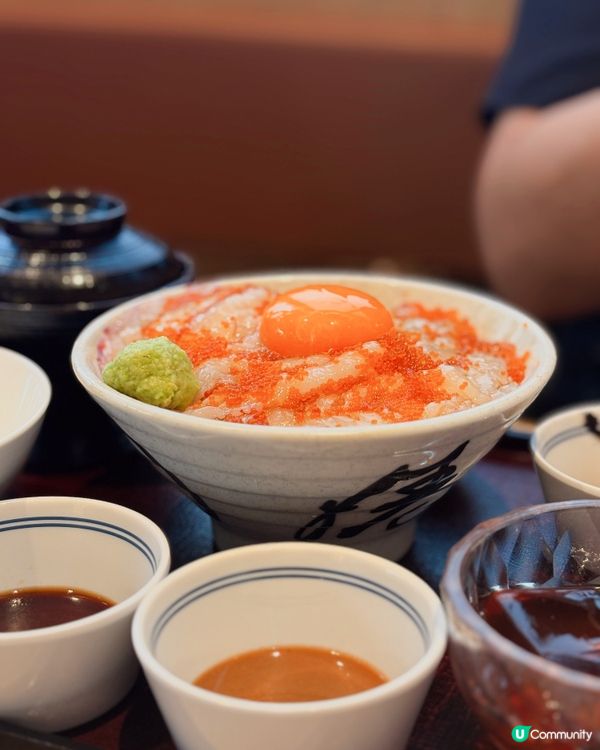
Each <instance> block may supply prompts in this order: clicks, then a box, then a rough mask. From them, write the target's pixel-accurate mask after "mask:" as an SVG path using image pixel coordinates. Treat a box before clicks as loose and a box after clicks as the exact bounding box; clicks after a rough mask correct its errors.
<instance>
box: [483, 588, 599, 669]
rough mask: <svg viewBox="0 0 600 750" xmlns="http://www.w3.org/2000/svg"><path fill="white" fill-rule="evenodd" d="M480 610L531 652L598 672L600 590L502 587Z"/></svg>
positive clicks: (498, 628)
mask: <svg viewBox="0 0 600 750" xmlns="http://www.w3.org/2000/svg"><path fill="white" fill-rule="evenodd" d="M480 614H481V615H482V617H483V618H484V619H485V620H487V622H489V623H490V625H491V626H492V627H494V628H495V629H496V630H497V631H498V632H499V633H501V634H502V635H503V636H505V638H509V639H510V640H511V641H513V642H514V643H516V644H517V645H518V646H521V647H522V648H525V649H527V650H528V651H531V652H532V653H533V654H537V655H538V656H543V657H544V658H546V659H550V660H551V661H554V662H557V663H558V664H562V665H563V666H565V667H570V668H571V669H577V670H580V671H581V672H587V673H588V674H591V675H596V676H600V589H598V588H596V587H592V586H572V587H564V588H543V587H539V588H523V589H503V590H501V591H494V592H492V593H491V594H489V595H488V596H486V597H485V598H484V599H483V600H482V602H481V607H480Z"/></svg>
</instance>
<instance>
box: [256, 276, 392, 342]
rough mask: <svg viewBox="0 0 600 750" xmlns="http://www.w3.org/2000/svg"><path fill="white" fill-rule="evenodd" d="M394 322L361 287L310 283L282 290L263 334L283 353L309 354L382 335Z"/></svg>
mask: <svg viewBox="0 0 600 750" xmlns="http://www.w3.org/2000/svg"><path fill="white" fill-rule="evenodd" d="M393 325H394V321H393V320H392V316H391V315H390V313H389V311H388V310H387V309H386V308H385V307H384V305H382V304H381V302H379V300H377V299H375V297H371V295H370V294H366V293H365V292H361V291H359V290H358V289H350V288H349V287H346V286H337V285H331V284H311V285H309V286H303V287H300V288H298V289H292V290H290V291H289V292H285V293H284V294H280V295H279V296H278V297H277V298H276V299H275V300H274V301H273V302H272V303H271V304H270V305H269V306H268V307H267V308H266V310H265V311H264V313H263V320H262V324H261V328H260V338H261V340H262V342H263V344H264V345H265V346H266V347H268V348H269V349H270V350H271V351H273V352H277V354H281V355H282V356H284V357H305V356H307V355H310V354H320V353H322V352H327V351H330V350H337V349H345V348H347V347H350V346H355V345H356V344H362V343H363V342H364V341H373V340H375V339H379V338H381V337H382V336H385V334H386V333H387V332H388V331H389V330H390V329H391V328H392V327H393Z"/></svg>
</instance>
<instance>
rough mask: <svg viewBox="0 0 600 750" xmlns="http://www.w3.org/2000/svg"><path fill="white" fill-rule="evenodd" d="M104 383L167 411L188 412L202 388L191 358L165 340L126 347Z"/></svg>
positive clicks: (110, 367) (149, 340) (162, 337)
mask: <svg viewBox="0 0 600 750" xmlns="http://www.w3.org/2000/svg"><path fill="white" fill-rule="evenodd" d="M102 379H103V380H104V382H105V383H106V385H109V386H110V387H111V388H114V389H115V390H117V391H120V392H121V393H125V394H126V395H127V396H132V397H133V398H136V399H137V400H138V401H144V402H145V403H146V404H154V406H161V407H163V408H165V409H179V410H182V409H185V408H186V407H187V406H189V405H190V404H191V403H192V401H193V400H194V398H195V396H196V394H197V393H198V388H199V386H198V381H197V379H196V375H195V374H194V368H193V366H192V363H191V362H190V358H189V357H188V355H187V354H186V353H185V352H184V351H183V349H181V348H180V347H179V346H177V344H174V343H173V342H172V341H169V339H168V338H166V337H165V336H160V337H159V338H156V339H143V340H142V341H134V342H133V343H132V344H129V345H128V346H126V347H125V348H124V349H123V351H122V352H120V353H119V354H118V355H117V356H116V357H115V359H114V360H113V361H112V362H111V363H110V364H109V365H107V366H106V368H105V369H104V372H103V373H102Z"/></svg>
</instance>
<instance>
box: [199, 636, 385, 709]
mask: <svg viewBox="0 0 600 750" xmlns="http://www.w3.org/2000/svg"><path fill="white" fill-rule="evenodd" d="M387 681H388V678H387V677H386V676H385V675H383V674H382V673H381V672H379V671H378V670H377V669H375V668H374V667H372V666H371V665H370V664H368V663H367V662H365V661H362V660H361V659H357V658H356V657H354V656H350V655H349V654H345V653H341V652H340V651H333V650H331V649H326V648H316V647H313V646H274V647H271V648H261V649H257V650H256V651H246V652H244V653H242V654H237V655H236V656H233V657H231V658H230V659H225V660H224V661H221V662H219V663H218V664H215V665H214V666H213V667H210V669H207V670H206V671H205V672H203V673H202V674H201V675H199V676H198V677H197V678H196V679H195V680H194V685H198V686H199V687H202V688H205V689H206V690H212V691H213V692H215V693H221V694H223V695H230V696H232V697H234V698H246V699H247V700H253V701H270V702H278V703H291V702H298V701H320V700H327V699H330V698H340V697H342V696H344V695H351V694H352V693H360V692H362V691H363V690H369V689H370V688H374V687H377V686H378V685H382V684H383V683H384V682H387Z"/></svg>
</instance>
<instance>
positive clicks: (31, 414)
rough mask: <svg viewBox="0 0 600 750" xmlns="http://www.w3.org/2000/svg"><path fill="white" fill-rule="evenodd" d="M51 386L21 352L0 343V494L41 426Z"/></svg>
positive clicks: (40, 370) (27, 453)
mask: <svg viewBox="0 0 600 750" xmlns="http://www.w3.org/2000/svg"><path fill="white" fill-rule="evenodd" d="M51 393H52V388H51V386H50V381H49V380H48V377H47V376H46V373H45V372H44V371H43V370H42V369H41V367H39V366H38V365H36V364H35V362H32V361H31V360H30V359H27V357H24V356H23V355H22V354H18V353H17V352H13V351H12V350H11V349H5V348H3V347H0V494H1V493H2V492H3V491H4V490H5V489H6V487H8V485H9V484H10V482H11V481H12V479H13V478H14V477H15V475H16V474H17V473H18V472H19V471H20V470H21V469H22V468H23V465H24V464H25V461H26V460H27V457H28V455H29V453H30V451H31V449H32V447H33V444H34V442H35V439H36V437H37V435H38V432H39V431H40V427H41V426H42V421H43V419H44V415H45V414H46V410H47V409H48V404H49V403H50V395H51Z"/></svg>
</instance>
